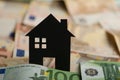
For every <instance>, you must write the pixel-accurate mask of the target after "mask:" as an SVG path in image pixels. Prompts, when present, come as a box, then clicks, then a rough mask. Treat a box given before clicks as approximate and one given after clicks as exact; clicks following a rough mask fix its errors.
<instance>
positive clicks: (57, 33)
mask: <svg viewBox="0 0 120 80" xmlns="http://www.w3.org/2000/svg"><path fill="white" fill-rule="evenodd" d="M26 36H29V62H30V63H34V64H40V65H43V57H54V58H55V60H56V61H55V67H56V69H60V70H66V71H69V69H70V43H71V37H74V35H73V34H71V33H70V32H69V31H68V30H67V20H66V19H61V21H60V22H59V21H58V20H57V19H56V18H55V17H54V16H53V15H52V14H50V15H49V16H48V17H47V18H45V19H44V20H43V21H42V22H41V23H40V24H38V25H37V26H36V27H35V28H33V29H32V30H31V31H30V32H29V33H28V34H27V35H26Z"/></svg>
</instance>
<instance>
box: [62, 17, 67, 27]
mask: <svg viewBox="0 0 120 80" xmlns="http://www.w3.org/2000/svg"><path fill="white" fill-rule="evenodd" d="M61 25H62V26H64V28H65V29H67V19H61Z"/></svg>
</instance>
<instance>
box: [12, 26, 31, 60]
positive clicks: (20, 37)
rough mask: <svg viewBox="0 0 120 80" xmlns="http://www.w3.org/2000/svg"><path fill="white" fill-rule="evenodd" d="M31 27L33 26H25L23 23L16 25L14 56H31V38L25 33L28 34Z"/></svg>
mask: <svg viewBox="0 0 120 80" xmlns="http://www.w3.org/2000/svg"><path fill="white" fill-rule="evenodd" d="M31 29H32V28H31V27H28V26H24V25H22V24H17V25H16V30H15V33H16V34H15V48H14V52H13V58H19V57H20V58H21V57H24V58H25V57H26V58H28V57H29V39H28V37H27V36H25V34H27V32H29V31H30V30H31Z"/></svg>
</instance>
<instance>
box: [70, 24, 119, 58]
mask: <svg viewBox="0 0 120 80" xmlns="http://www.w3.org/2000/svg"><path fill="white" fill-rule="evenodd" d="M86 28H87V29H86ZM70 31H71V32H72V33H73V34H74V35H75V38H72V40H71V42H72V43H71V49H72V51H76V52H79V53H84V54H90V55H96V56H103V57H111V58H119V55H118V51H117V50H116V44H115V41H114V38H111V37H110V36H109V34H107V33H106V30H104V29H102V28H100V26H99V25H97V24H96V25H93V26H85V27H84V26H75V27H72V28H71V30H70ZM109 39H111V42H110V41H109ZM103 54H104V55H103Z"/></svg>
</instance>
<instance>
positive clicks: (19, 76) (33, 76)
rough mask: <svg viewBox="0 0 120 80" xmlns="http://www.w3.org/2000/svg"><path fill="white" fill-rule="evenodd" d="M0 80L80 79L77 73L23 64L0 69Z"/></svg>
mask: <svg viewBox="0 0 120 80" xmlns="http://www.w3.org/2000/svg"><path fill="white" fill-rule="evenodd" d="M0 77H1V80H80V76H79V74H77V73H71V72H66V71H61V70H56V69H49V68H47V67H44V66H40V65H35V64H24V65H18V66H13V67H7V68H1V69H0Z"/></svg>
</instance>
